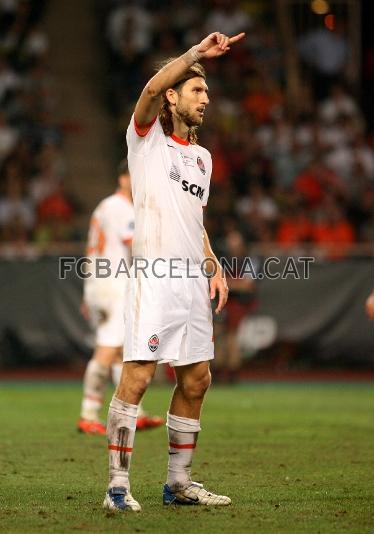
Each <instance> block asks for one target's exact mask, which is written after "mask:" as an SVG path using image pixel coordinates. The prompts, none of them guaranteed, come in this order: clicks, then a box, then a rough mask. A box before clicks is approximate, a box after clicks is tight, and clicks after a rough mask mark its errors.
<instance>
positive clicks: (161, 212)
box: [126, 116, 212, 263]
mask: <svg viewBox="0 0 374 534" xmlns="http://www.w3.org/2000/svg"><path fill="white" fill-rule="evenodd" d="M126 139H127V146H128V163H129V169H130V174H131V182H132V191H133V199H134V207H135V233H134V240H133V256H134V257H143V258H164V259H169V258H181V259H182V260H184V261H186V260H187V259H189V260H190V261H192V262H193V263H199V262H201V261H202V260H203V259H204V247H203V230H204V227H203V206H205V205H206V204H207V201H208V196H209V184H210V177H211V173H212V158H211V155H210V153H209V152H208V150H206V149H205V148H202V147H201V146H199V145H192V144H189V143H188V142H187V141H184V140H182V139H180V138H178V137H176V136H174V135H172V136H170V137H169V136H166V135H165V134H164V132H163V129H162V126H161V123H160V120H159V118H158V117H157V118H156V120H155V121H154V123H153V125H152V127H151V129H150V130H149V132H148V133H147V134H146V135H145V136H141V135H139V134H138V133H137V131H136V125H135V120H134V116H132V118H131V121H130V124H129V127H128V129H127V136H126Z"/></svg>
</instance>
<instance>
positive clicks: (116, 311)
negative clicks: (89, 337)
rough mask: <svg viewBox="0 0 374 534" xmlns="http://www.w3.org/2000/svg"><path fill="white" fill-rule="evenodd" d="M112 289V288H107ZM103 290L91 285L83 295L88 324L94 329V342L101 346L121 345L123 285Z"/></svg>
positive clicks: (122, 333) (123, 325) (123, 326)
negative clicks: (88, 319) (88, 318)
mask: <svg viewBox="0 0 374 534" xmlns="http://www.w3.org/2000/svg"><path fill="white" fill-rule="evenodd" d="M109 289H112V288H109ZM117 289H118V291H117V292H116V293H114V292H113V291H108V292H104V291H103V290H102V288H101V287H91V288H90V291H89V292H88V293H87V294H86V296H85V302H86V304H87V306H88V311H89V316H90V324H91V326H92V328H93V329H94V330H95V334H96V340H95V343H96V345H98V346H101V347H122V346H123V338H124V328H125V324H124V301H123V299H124V287H123V286H122V287H118V288H117Z"/></svg>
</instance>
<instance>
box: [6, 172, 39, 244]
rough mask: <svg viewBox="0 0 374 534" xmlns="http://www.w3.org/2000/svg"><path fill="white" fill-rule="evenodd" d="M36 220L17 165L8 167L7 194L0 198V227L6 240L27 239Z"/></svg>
mask: <svg viewBox="0 0 374 534" xmlns="http://www.w3.org/2000/svg"><path fill="white" fill-rule="evenodd" d="M34 222H35V214H34V209H33V206H32V204H31V202H30V200H29V199H27V197H26V196H25V194H24V190H23V184H22V180H21V177H20V176H19V175H18V169H17V168H16V166H15V165H14V166H12V167H10V166H9V167H8V175H7V177H6V185H5V194H4V197H2V198H1V199H0V227H1V233H2V238H3V239H4V240H5V241H13V240H14V241H15V240H20V239H21V240H27V238H28V237H29V235H30V233H31V231H32V229H33V225H34Z"/></svg>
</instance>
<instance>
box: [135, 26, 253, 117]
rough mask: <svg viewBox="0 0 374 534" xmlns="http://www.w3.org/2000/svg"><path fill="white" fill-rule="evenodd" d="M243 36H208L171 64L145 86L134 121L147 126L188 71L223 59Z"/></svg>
mask: <svg viewBox="0 0 374 534" xmlns="http://www.w3.org/2000/svg"><path fill="white" fill-rule="evenodd" d="M244 35H245V34H244V33H239V34H238V35H235V36H234V37H227V36H226V35H224V34H223V33H219V32H214V33H211V34H210V35H208V37H205V39H203V40H202V41H201V43H200V44H198V45H195V46H193V47H192V48H190V50H188V51H187V52H186V53H185V54H183V55H181V56H179V57H178V58H177V59H175V60H174V61H171V62H170V63H168V64H167V65H166V66H165V67H163V68H162V69H161V70H160V71H159V72H157V74H155V75H154V76H153V78H151V79H150V80H149V82H148V83H147V85H146V86H145V87H144V89H143V91H142V93H141V95H140V97H139V100H138V102H137V104H136V106H135V121H136V124H137V125H138V126H139V127H145V126H148V125H149V124H150V123H151V122H152V120H153V119H154V118H155V117H156V115H157V114H158V112H159V109H160V106H161V96H162V94H163V93H165V91H166V90H167V89H170V88H172V87H173V86H174V85H175V84H177V83H178V81H179V80H182V79H183V75H184V74H185V73H186V72H187V70H188V69H189V68H190V67H191V66H192V65H193V64H194V63H196V62H197V61H199V60H200V59H209V58H215V57H220V56H223V55H224V54H226V53H227V52H228V51H229V50H230V45H232V44H234V43H236V42H237V41H240V39H242V38H243V37H244Z"/></svg>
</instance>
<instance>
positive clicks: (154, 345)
mask: <svg viewBox="0 0 374 534" xmlns="http://www.w3.org/2000/svg"><path fill="white" fill-rule="evenodd" d="M159 344H160V340H159V339H158V335H157V334H153V336H151V337H150V338H149V339H148V348H149V350H150V351H151V352H155V350H157V349H158V346H159Z"/></svg>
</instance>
